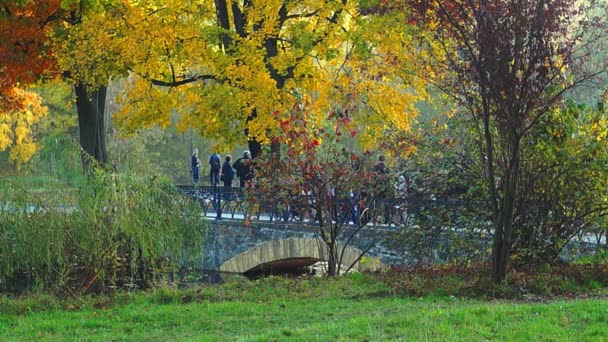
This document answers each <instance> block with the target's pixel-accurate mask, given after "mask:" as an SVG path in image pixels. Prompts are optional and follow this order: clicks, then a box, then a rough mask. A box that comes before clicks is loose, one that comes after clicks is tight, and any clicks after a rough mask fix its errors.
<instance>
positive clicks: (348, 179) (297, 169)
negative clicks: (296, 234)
mask: <svg viewBox="0 0 608 342" xmlns="http://www.w3.org/2000/svg"><path fill="white" fill-rule="evenodd" d="M311 104H312V102H311V100H310V99H306V97H304V99H303V100H302V101H299V102H298V103H297V104H296V105H295V106H294V107H293V109H292V110H291V111H290V115H289V117H284V118H279V117H278V116H279V113H278V112H277V113H275V115H277V120H278V121H279V127H280V128H279V132H280V134H278V135H277V138H276V140H277V142H280V143H281V144H280V145H281V147H282V154H283V158H279V156H278V155H277V154H273V153H266V154H264V155H263V156H262V157H260V158H258V159H257V160H256V161H255V169H256V176H255V179H254V183H255V188H252V189H250V194H254V195H255V196H250V197H249V201H250V202H252V203H253V204H260V200H261V199H270V201H272V202H274V203H278V205H277V208H276V210H277V211H279V212H282V213H283V214H284V215H285V216H294V215H295V216H297V218H298V219H299V220H300V221H303V222H304V224H306V225H307V226H309V227H310V228H311V230H312V231H313V232H314V233H315V235H316V236H317V237H318V239H319V241H320V243H321V247H320V248H323V249H324V250H325V251H326V252H327V254H326V255H327V263H328V264H327V265H328V266H327V274H328V276H336V275H339V274H340V272H341V267H342V266H345V267H346V270H350V269H351V268H352V267H353V266H354V264H347V265H344V263H345V262H346V261H345V260H346V259H345V257H344V255H345V252H346V250H347V248H349V247H351V246H352V244H353V242H354V241H355V239H357V238H358V235H359V233H360V231H361V230H362V229H364V228H365V226H366V224H367V223H368V222H370V221H371V220H373V218H374V217H375V215H376V214H377V211H376V210H375V209H374V208H372V207H373V204H372V203H374V200H375V199H377V198H378V197H382V196H386V195H387V191H388V189H390V180H389V178H390V176H389V175H388V174H386V173H377V172H376V171H375V170H374V163H375V162H376V160H377V155H375V154H374V155H373V157H376V158H372V156H370V155H368V154H366V153H361V152H357V151H356V149H353V148H352V146H353V144H354V142H355V140H356V138H358V134H359V132H360V131H361V129H360V127H359V126H358V125H357V124H356V123H354V122H353V121H352V120H351V119H350V118H348V117H346V116H344V115H342V113H341V112H339V111H331V112H329V113H327V114H326V117H325V119H324V120H323V121H321V122H320V123H317V122H316V120H314V119H313V113H312V112H310V109H311ZM259 195H261V196H259ZM351 222H352V225H351ZM376 242H378V241H370V242H369V243H368V245H367V246H366V247H364V248H363V250H361V251H360V254H359V255H358V258H357V259H356V261H355V262H354V263H355V264H356V262H357V261H359V260H360V258H361V257H362V256H364V255H365V253H367V252H368V251H369V250H370V249H371V248H373V247H374V246H375V243H376Z"/></svg>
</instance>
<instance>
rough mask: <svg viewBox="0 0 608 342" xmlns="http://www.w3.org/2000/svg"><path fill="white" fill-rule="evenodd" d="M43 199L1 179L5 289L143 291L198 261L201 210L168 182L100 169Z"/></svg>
mask: <svg viewBox="0 0 608 342" xmlns="http://www.w3.org/2000/svg"><path fill="white" fill-rule="evenodd" d="M46 186H47V188H46V189H45V191H44V195H41V194H40V193H39V192H36V191H32V190H31V189H28V188H25V187H23V186H21V185H19V184H17V183H15V182H13V181H11V180H8V179H4V178H0V289H1V290H3V291H23V290H32V289H45V290H52V291H60V292H67V293H74V294H76V293H87V292H91V291H104V290H108V289H111V288H113V287H124V286H132V287H146V286H149V285H150V284H151V283H152V282H153V281H154V280H155V279H156V278H157V276H158V275H159V274H160V273H162V272H164V271H166V270H167V269H173V268H175V267H176V266H177V264H178V262H179V261H182V262H187V261H188V260H192V259H194V258H196V257H198V256H200V255H201V250H200V248H197V247H198V246H202V235H203V234H202V233H203V222H202V221H201V220H200V207H199V206H198V205H197V204H196V203H194V202H191V201H189V200H187V199H184V198H182V197H180V196H179V195H178V194H177V193H176V191H175V190H174V189H173V186H172V185H171V182H170V180H169V179H168V178H167V177H160V176H149V177H141V176H138V175H134V174H130V173H122V174H117V173H115V172H112V171H109V170H105V169H102V168H95V169H94V171H93V172H92V173H90V175H89V177H88V178H87V179H86V183H85V184H84V185H83V186H82V187H80V188H78V189H77V191H76V192H75V191H73V189H70V188H66V187H65V185H64V184H62V183H61V182H58V183H57V184H52V183H46Z"/></svg>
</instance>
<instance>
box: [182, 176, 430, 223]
mask: <svg viewBox="0 0 608 342" xmlns="http://www.w3.org/2000/svg"><path fill="white" fill-rule="evenodd" d="M176 188H177V189H178V190H179V191H180V192H181V193H182V194H184V195H186V196H188V197H190V198H192V199H195V200H197V201H198V202H199V203H200V205H201V207H202V209H203V213H204V215H205V216H209V215H210V214H213V213H215V217H216V218H231V219H243V218H249V217H253V218H256V219H257V220H266V221H283V222H287V221H299V222H302V221H309V222H310V221H312V222H314V221H315V220H316V216H317V215H316V212H315V210H314V197H313V196H310V195H294V196H293V197H292V198H291V199H289V200H287V201H285V200H276V199H268V198H265V197H264V196H261V195H260V194H258V193H256V192H255V190H254V189H248V188H245V189H244V188H236V187H223V186H217V187H213V186H188V185H177V186H176ZM218 199H219V200H218ZM247 199H250V200H247ZM335 200H336V206H337V208H339V209H338V212H339V213H338V217H333V219H334V220H340V221H341V222H342V223H346V224H351V223H352V224H359V223H362V224H367V223H371V224H373V225H376V224H384V225H389V226H391V225H396V224H401V223H403V222H405V221H406V219H407V215H408V212H409V213H412V212H415V211H418V210H419V208H420V207H422V206H424V205H425V203H422V202H421V201H419V200H416V199H413V198H412V199H407V200H406V199H405V198H394V197H382V198H373V199H371V200H370V201H369V202H368V203H366V209H363V208H361V207H359V206H358V205H357V204H355V199H353V198H339V197H336V199H335ZM218 209H219V210H218ZM360 220H361V221H360Z"/></svg>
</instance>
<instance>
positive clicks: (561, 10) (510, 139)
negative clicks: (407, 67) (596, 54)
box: [402, 0, 606, 282]
mask: <svg viewBox="0 0 608 342" xmlns="http://www.w3.org/2000/svg"><path fill="white" fill-rule="evenodd" d="M402 4H406V5H408V6H411V7H412V8H415V9H416V11H415V12H414V13H415V15H414V16H413V17H412V21H414V22H416V23H417V24H418V25H420V26H424V27H427V28H432V29H434V30H435V32H436V33H435V35H433V39H434V42H439V44H441V46H442V47H443V48H444V49H443V53H442V55H441V57H442V59H443V60H444V61H443V65H444V67H445V68H446V70H449V71H450V74H449V75H448V77H446V78H444V79H441V80H438V81H437V82H438V83H439V84H440V85H441V87H442V88H443V89H444V90H446V92H447V93H449V94H451V95H453V98H454V99H455V100H456V101H457V102H458V104H460V105H462V106H463V107H464V108H466V109H467V112H468V113H470V114H471V115H472V116H473V117H474V118H475V119H476V120H477V123H478V126H477V127H478V132H479V138H480V140H479V141H480V147H481V148H480V151H481V155H480V160H481V162H482V164H483V165H484V168H483V170H484V177H485V179H486V184H487V189H488V192H489V203H490V204H489V205H490V207H491V211H492V221H493V256H492V266H493V267H492V278H493V280H494V281H495V282H502V281H503V280H504V279H505V276H506V271H507V267H508V265H509V258H510V254H511V248H512V244H513V239H514V236H513V233H514V231H515V230H514V218H515V217H514V214H515V213H516V211H517V209H518V208H517V207H516V206H517V205H518V203H519V202H518V198H519V193H518V184H519V183H520V182H521V169H522V149H523V148H524V147H523V144H522V140H523V139H524V137H526V135H528V134H529V132H530V130H532V129H533V128H534V127H536V125H537V124H538V122H539V121H540V120H541V119H542V118H543V117H544V116H545V115H546V114H547V113H548V112H550V111H551V110H553V109H554V108H555V107H556V105H558V104H559V101H560V99H561V98H562V97H563V95H564V93H565V92H566V91H567V90H569V89H571V88H573V87H576V86H578V85H580V84H582V83H583V82H585V81H589V80H591V79H592V78H593V77H594V76H596V75H597V74H598V70H599V71H601V70H602V68H601V67H600V68H597V70H591V69H590V68H589V67H590V65H589V64H587V63H585V62H586V61H587V60H588V57H589V56H590V55H591V51H592V50H591V49H592V48H593V47H592V46H591V45H592V44H599V43H602V42H603V41H605V36H603V32H604V30H603V28H602V27H596V28H595V29H592V26H593V25H598V26H599V25H603V24H605V23H606V20H605V17H604V16H603V15H605V13H604V14H602V13H601V12H602V11H597V7H595V6H598V3H596V2H595V1H587V2H572V1H562V0H529V1H515V0H478V1H439V0H429V1H418V0H414V1H405V2H402ZM594 8H595V10H593V9H594ZM598 13H599V14H598ZM585 35H594V37H588V36H585ZM602 37H604V38H602ZM595 48H596V49H597V47H595ZM595 67H597V65H595ZM516 238H518V237H516Z"/></svg>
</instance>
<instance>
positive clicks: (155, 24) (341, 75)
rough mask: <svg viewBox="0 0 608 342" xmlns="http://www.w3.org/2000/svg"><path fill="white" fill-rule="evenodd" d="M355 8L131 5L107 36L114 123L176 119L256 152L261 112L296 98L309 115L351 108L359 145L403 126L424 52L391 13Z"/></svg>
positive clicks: (323, 2)
mask: <svg viewBox="0 0 608 342" xmlns="http://www.w3.org/2000/svg"><path fill="white" fill-rule="evenodd" d="M359 9H360V3H359V2H358V1H348V0H308V1H299V2H296V1H243V2H240V1H226V0H217V1H214V2H211V1H166V2H163V3H158V2H156V1H138V2H137V3H135V2H134V3H133V4H131V6H130V7H129V10H128V11H126V12H125V13H124V14H123V15H122V16H121V17H120V19H119V21H122V24H121V25H120V27H121V28H122V29H124V31H121V29H119V30H117V31H116V32H117V33H116V35H115V36H117V37H118V36H120V38H119V39H116V40H114V43H120V44H121V46H122V48H117V49H114V50H115V51H119V52H120V54H121V56H122V58H123V60H124V61H125V63H127V64H128V65H129V70H130V71H131V75H132V77H131V78H130V87H129V88H128V90H127V93H126V94H125V96H124V101H123V106H122V109H121V112H120V113H119V115H117V118H116V119H117V122H118V123H119V125H120V126H121V127H122V128H124V129H126V130H127V131H136V130H137V129H139V128H140V127H142V126H143V127H145V126H148V125H154V124H158V125H161V126H167V125H169V124H170V123H171V122H172V120H174V119H175V118H176V117H177V118H178V121H177V125H178V127H180V128H181V129H186V128H188V127H195V128H196V129H197V130H198V131H199V132H200V133H201V134H202V135H203V136H206V137H209V138H212V139H214V140H216V141H218V144H220V145H224V146H232V145H234V144H237V143H242V142H243V140H244V139H243V137H244V136H245V137H246V138H247V141H248V143H249V147H250V150H251V151H252V152H253V155H254V156H258V155H259V153H260V151H261V146H262V145H270V144H271V142H272V139H273V138H274V137H275V136H276V135H277V134H278V132H279V127H278V120H277V117H276V116H274V115H273V113H275V112H278V113H280V117H279V118H278V119H281V116H285V117H287V116H288V115H289V114H288V113H289V110H290V107H291V104H292V103H293V102H294V99H295V96H296V94H304V95H311V96H313V97H314V103H313V104H312V106H313V108H312V109H311V112H312V113H315V115H317V117H314V118H312V119H314V120H321V119H322V117H323V115H324V113H327V112H329V111H330V110H332V109H334V107H336V106H338V107H341V108H342V107H343V108H346V107H350V108H354V110H351V111H350V112H348V113H346V115H348V116H350V117H351V118H353V119H356V120H362V121H365V122H366V125H365V126H364V128H365V130H364V132H362V134H361V136H362V140H366V139H367V141H368V142H371V141H374V140H375V139H380V138H382V137H383V135H382V130H383V129H384V128H386V127H387V126H393V127H397V128H400V129H407V128H408V127H409V124H410V120H411V118H412V117H413V116H415V115H416V113H417V109H416V108H415V103H416V102H417V101H418V100H419V99H420V98H421V97H423V96H424V95H425V89H424V86H425V83H424V82H423V81H422V79H420V78H417V77H415V76H414V75H415V74H416V72H417V70H418V69H421V68H422V67H423V65H422V61H423V60H424V58H423V57H424V56H423V54H424V52H425V51H423V50H422V49H420V48H416V46H415V45H414V44H415V42H414V39H413V37H414V36H415V34H414V33H413V32H412V33H411V34H409V32H408V34H403V32H402V31H401V30H399V29H397V28H396V27H397V26H395V24H396V23H399V22H402V21H403V20H404V18H405V15H404V14H403V13H395V14H394V15H393V16H391V17H383V18H375V17H367V16H362V15H361V14H360V11H359ZM119 32H120V33H119ZM404 66H405V67H404ZM353 104H358V106H353ZM243 133H244V134H243ZM275 152H276V146H275Z"/></svg>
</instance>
